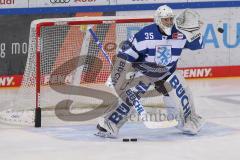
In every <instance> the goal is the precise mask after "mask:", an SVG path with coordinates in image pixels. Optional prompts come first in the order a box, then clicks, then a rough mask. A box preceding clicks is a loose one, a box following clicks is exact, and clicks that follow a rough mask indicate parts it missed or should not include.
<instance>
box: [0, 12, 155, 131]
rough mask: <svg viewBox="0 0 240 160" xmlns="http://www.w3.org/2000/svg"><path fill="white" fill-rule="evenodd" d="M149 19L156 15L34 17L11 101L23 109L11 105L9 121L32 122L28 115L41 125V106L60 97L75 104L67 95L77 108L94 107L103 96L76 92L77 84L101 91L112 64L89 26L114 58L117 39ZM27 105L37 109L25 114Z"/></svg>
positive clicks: (49, 105)
mask: <svg viewBox="0 0 240 160" xmlns="http://www.w3.org/2000/svg"><path fill="white" fill-rule="evenodd" d="M150 23H153V18H132V17H131V18H129V17H117V16H114V17H110V16H109V17H77V18H55V19H40V20H35V21H33V22H32V23H31V28H30V38H29V52H28V58H27V63H26V67H25V72H24V76H23V80H22V85H21V87H20V89H19V91H18V93H17V96H16V98H15V100H14V105H13V110H18V111H20V110H21V112H20V114H19V113H18V114H17V116H16V115H14V114H15V113H10V112H12V111H11V110H10V111H9V110H8V111H7V112H8V113H6V112H5V114H12V115H11V117H8V118H5V120H6V121H13V120H12V119H14V121H15V122H16V121H18V122H19V123H29V122H26V121H29V120H25V119H26V118H25V116H27V117H28V118H27V119H30V121H31V122H30V125H35V127H40V126H41V117H42V115H41V110H42V111H43V110H44V111H48V110H51V109H54V108H55V106H56V104H58V103H59V102H64V103H62V105H63V104H66V105H67V103H71V102H70V101H63V100H66V99H71V100H72V101H73V102H74V103H75V102H76V103H75V106H77V107H79V108H88V107H96V105H98V104H100V103H101V100H99V99H96V98H93V97H86V96H81V95H78V94H79V93H78V91H76V89H78V86H84V87H89V88H94V89H100V90H101V89H102V88H104V86H105V85H104V83H105V82H106V81H107V79H108V77H109V76H110V72H111V66H110V65H109V63H108V61H107V60H106V59H105V57H104V56H103V54H102V52H101V49H100V48H99V47H98V45H97V44H96V43H95V42H94V40H93V38H92V36H91V34H90V33H89V31H88V28H89V27H90V28H92V30H93V31H94V33H95V34H96V36H97V37H98V39H99V41H100V42H101V43H102V46H103V48H104V50H105V51H106V52H107V53H108V55H109V57H110V59H111V60H112V61H113V60H114V56H115V55H116V54H117V51H118V47H119V44H120V43H121V42H122V41H125V40H127V39H128V38H129V37H130V36H132V35H133V34H134V33H136V32H137V31H138V30H139V29H141V28H142V27H143V26H145V25H147V24H150ZM74 86H75V87H74ZM73 108H74V107H73ZM26 110H30V111H33V113H31V114H30V115H29V114H26V115H24V114H25V113H24V111H26ZM55 112H56V111H55ZM23 115H24V116H23ZM0 116H2V115H0ZM4 116H6V115H4ZM30 117H31V118H30ZM90 118H91V117H90ZM23 119H24V120H23ZM85 120H88V118H86V119H85ZM67 121H71V120H69V119H67ZM46 123H47V122H46Z"/></svg>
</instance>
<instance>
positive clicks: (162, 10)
mask: <svg viewBox="0 0 240 160" xmlns="http://www.w3.org/2000/svg"><path fill="white" fill-rule="evenodd" d="M162 18H174V14H173V11H172V9H171V8H170V7H168V6H167V5H163V6H160V7H159V8H158V9H157V10H156V11H155V14H154V21H155V23H156V24H157V25H158V26H159V27H160V28H161V29H162V30H163V32H164V33H166V34H167V35H171V31H172V27H173V24H172V25H171V26H166V25H164V24H163V23H162Z"/></svg>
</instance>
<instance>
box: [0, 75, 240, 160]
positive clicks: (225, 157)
mask: <svg viewBox="0 0 240 160" xmlns="http://www.w3.org/2000/svg"><path fill="white" fill-rule="evenodd" d="M188 82H189V84H190V87H191V89H192V91H193V95H194V98H195V102H196V106H197V110H198V112H199V113H200V114H201V115H202V116H204V117H205V118H206V120H207V123H206V125H205V126H204V127H203V129H202V131H201V132H200V133H199V134H198V135H196V136H187V135H184V134H182V133H181V132H180V131H178V130H177V129H175V128H167V129H155V130H151V129H147V128H145V127H144V126H143V125H142V124H140V123H127V124H126V125H125V126H124V127H123V128H122V129H121V131H120V133H119V137H118V138H117V139H102V138H99V137H95V136H94V135H93V134H94V133H95V131H96V130H95V125H96V124H95V123H94V121H93V122H91V123H88V124H83V125H66V126H59V127H42V128H31V127H28V128H17V127H14V126H11V127H9V126H6V125H0V160H33V159H34V160H53V159H56V160H65V159H66V160H72V159H78V160H128V159H129V160H142V159H143V160H154V159H156V160H157V159H158V160H239V159H240V122H239V121H240V79H239V78H235V79H217V80H191V81H188ZM1 93H3V92H2V91H1ZM3 95H4V94H3ZM4 96H6V95H4ZM2 100H3V99H2V98H1V101H2ZM0 104H1V103H0ZM122 138H138V142H122Z"/></svg>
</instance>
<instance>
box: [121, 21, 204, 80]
mask: <svg viewBox="0 0 240 160" xmlns="http://www.w3.org/2000/svg"><path fill="white" fill-rule="evenodd" d="M183 48H189V49H191V50H197V49H201V48H202V38H201V37H199V38H197V39H196V40H194V41H192V42H191V43H189V42H188V41H187V40H186V36H185V35H184V34H182V33H181V32H180V31H178V30H177V29H176V27H175V26H173V28H172V33H171V35H170V36H167V35H164V34H162V33H161V31H160V29H159V27H158V25H157V24H155V23H154V24H151V25H148V26H146V27H144V28H142V29H141V30H140V31H139V32H137V33H136V34H135V35H134V36H133V37H132V38H130V39H129V40H128V41H125V42H124V43H123V45H122V47H121V49H120V50H119V54H118V56H119V57H122V58H124V59H126V60H127V61H129V62H132V63H133V66H134V67H135V68H137V69H139V70H140V71H141V72H143V73H144V74H146V75H147V76H150V77H151V76H152V77H154V78H158V79H159V80H161V79H163V78H165V77H166V76H168V75H171V74H172V73H173V72H174V71H175V70H176V66H177V62H178V59H179V57H180V55H181V53H182V49H183Z"/></svg>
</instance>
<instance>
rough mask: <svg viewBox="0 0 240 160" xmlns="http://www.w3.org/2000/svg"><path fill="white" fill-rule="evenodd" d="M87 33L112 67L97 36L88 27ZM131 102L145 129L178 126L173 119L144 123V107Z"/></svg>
mask: <svg viewBox="0 0 240 160" xmlns="http://www.w3.org/2000/svg"><path fill="white" fill-rule="evenodd" d="M88 31H89V32H90V34H91V36H92V37H93V40H94V42H95V43H96V44H97V46H98V48H99V49H100V50H101V51H102V54H103V56H104V57H105V58H106V60H107V61H108V62H109V64H110V65H111V66H112V67H113V64H112V61H111V59H110V57H109V55H108V54H107V52H106V51H105V50H104V48H103V45H102V43H101V42H100V41H99V39H98V37H97V35H96V34H95V32H94V31H93V30H92V27H91V26H89V27H88ZM130 91H131V92H133V91H132V89H130ZM128 98H129V97H128ZM129 99H130V98H129ZM133 101H134V102H135V103H132V104H133V106H134V109H135V110H136V112H137V113H138V114H139V116H140V118H141V119H142V120H144V121H143V123H144V125H145V126H146V127H147V128H150V129H155V128H169V127H174V126H176V125H177V124H178V122H177V121H176V120H175V119H174V120H170V121H159V122H156V121H146V120H145V119H146V115H147V112H146V110H145V108H144V106H143V105H142V104H141V103H140V101H139V100H138V99H137V98H135V99H134V100H133ZM139 108H141V109H139Z"/></svg>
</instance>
